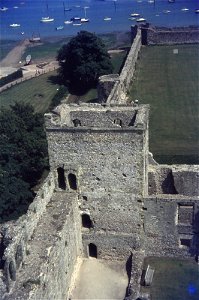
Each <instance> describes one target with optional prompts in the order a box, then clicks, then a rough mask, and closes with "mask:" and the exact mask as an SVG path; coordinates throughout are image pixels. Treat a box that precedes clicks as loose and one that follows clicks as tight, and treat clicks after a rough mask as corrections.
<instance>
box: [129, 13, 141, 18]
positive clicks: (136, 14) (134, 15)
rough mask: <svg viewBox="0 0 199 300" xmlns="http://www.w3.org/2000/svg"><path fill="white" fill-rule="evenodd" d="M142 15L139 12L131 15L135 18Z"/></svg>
mask: <svg viewBox="0 0 199 300" xmlns="http://www.w3.org/2000/svg"><path fill="white" fill-rule="evenodd" d="M139 16H140V14H138V13H132V14H131V17H134V18H137V17H139Z"/></svg>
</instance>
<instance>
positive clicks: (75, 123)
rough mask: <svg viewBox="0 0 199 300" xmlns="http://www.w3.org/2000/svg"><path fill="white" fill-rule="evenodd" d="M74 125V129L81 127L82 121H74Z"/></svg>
mask: <svg viewBox="0 0 199 300" xmlns="http://www.w3.org/2000/svg"><path fill="white" fill-rule="evenodd" d="M73 125H74V127H78V126H81V122H80V120H78V119H75V120H73Z"/></svg>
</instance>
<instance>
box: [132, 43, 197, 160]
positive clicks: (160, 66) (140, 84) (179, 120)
mask: <svg viewBox="0 0 199 300" xmlns="http://www.w3.org/2000/svg"><path fill="white" fill-rule="evenodd" d="M175 48H178V50H179V53H178V54H173V49H175ZM198 53H199V46H198V45H182V46H179V45H178V46H155V47H147V48H143V49H142V52H141V59H140V60H139V63H138V66H137V71H136V78H135V80H134V82H133V84H132V88H131V90H130V95H131V97H132V99H139V100H140V102H141V103H149V104H150V107H151V111H150V149H151V151H152V152H153V153H154V156H155V157H156V158H157V159H159V160H160V161H161V162H167V160H168V161H170V162H177V163H178V162H180V163H181V162H185V163H189V162H190V163H193V162H196V156H197V154H198V150H199V139H198V132H199V122H198V112H199V111H198V108H199V106H198V95H199V71H198V70H199V59H198V58H199V54H198ZM178 156H179V157H178ZM178 160H179V161H178Z"/></svg>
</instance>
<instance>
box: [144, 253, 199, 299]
mask: <svg viewBox="0 0 199 300" xmlns="http://www.w3.org/2000/svg"><path fill="white" fill-rule="evenodd" d="M148 264H149V265H150V266H151V267H152V268H153V269H155V272H154V276H153V281H152V285H151V286H150V287H142V291H143V292H150V294H151V299H153V300H160V299H161V300H198V299H199V268H198V265H197V263H196V262H195V261H190V260H180V259H171V258H156V257H149V258H146V259H145V263H144V269H146V267H147V265H148Z"/></svg>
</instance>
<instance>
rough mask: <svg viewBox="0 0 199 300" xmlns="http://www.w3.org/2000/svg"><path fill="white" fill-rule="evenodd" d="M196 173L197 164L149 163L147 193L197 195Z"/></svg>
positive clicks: (198, 182) (198, 168)
mask: <svg viewBox="0 0 199 300" xmlns="http://www.w3.org/2000/svg"><path fill="white" fill-rule="evenodd" d="M198 175H199V166H197V165H150V166H149V188H148V193H149V195H156V194H179V195H184V196H199V189H198V187H199V177H198Z"/></svg>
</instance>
